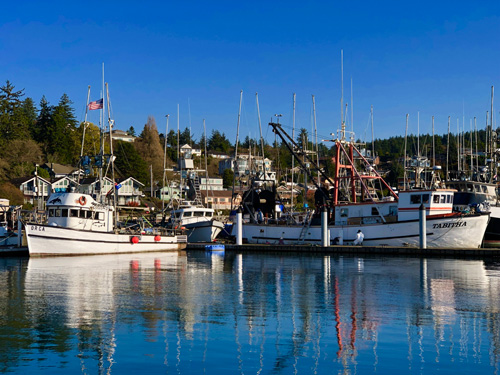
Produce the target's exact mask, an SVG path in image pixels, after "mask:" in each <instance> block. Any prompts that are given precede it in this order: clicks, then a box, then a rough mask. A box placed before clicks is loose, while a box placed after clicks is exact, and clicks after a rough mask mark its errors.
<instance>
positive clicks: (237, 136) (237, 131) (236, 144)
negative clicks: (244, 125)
mask: <svg viewBox="0 0 500 375" xmlns="http://www.w3.org/2000/svg"><path fill="white" fill-rule="evenodd" d="M242 100H243V90H240V105H239V107H238V125H237V126H236V143H235V145H234V162H233V171H234V173H233V191H232V193H231V211H232V210H233V200H234V199H233V198H234V185H235V183H236V173H237V171H238V139H239V135H240V118H241V102H242ZM259 118H260V117H259ZM261 135H262V133H261Z"/></svg>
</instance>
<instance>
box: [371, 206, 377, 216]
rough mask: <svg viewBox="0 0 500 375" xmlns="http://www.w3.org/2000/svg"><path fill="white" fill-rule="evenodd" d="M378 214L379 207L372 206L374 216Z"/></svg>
mask: <svg viewBox="0 0 500 375" xmlns="http://www.w3.org/2000/svg"><path fill="white" fill-rule="evenodd" d="M375 215H378V210H377V207H372V216H375Z"/></svg>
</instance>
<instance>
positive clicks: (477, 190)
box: [474, 185, 481, 193]
mask: <svg viewBox="0 0 500 375" xmlns="http://www.w3.org/2000/svg"><path fill="white" fill-rule="evenodd" d="M474 189H475V190H476V193H480V192H481V186H479V185H474Z"/></svg>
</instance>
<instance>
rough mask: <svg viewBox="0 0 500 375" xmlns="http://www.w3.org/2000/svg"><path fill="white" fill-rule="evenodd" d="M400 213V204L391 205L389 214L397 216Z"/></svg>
mask: <svg viewBox="0 0 500 375" xmlns="http://www.w3.org/2000/svg"><path fill="white" fill-rule="evenodd" d="M397 214H398V206H389V215H390V216H396V215H397Z"/></svg>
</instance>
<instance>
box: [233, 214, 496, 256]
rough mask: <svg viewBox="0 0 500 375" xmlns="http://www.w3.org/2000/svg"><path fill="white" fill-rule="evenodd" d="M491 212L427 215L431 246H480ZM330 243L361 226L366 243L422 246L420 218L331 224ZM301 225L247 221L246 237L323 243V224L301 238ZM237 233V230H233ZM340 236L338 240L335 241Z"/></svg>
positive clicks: (346, 239) (345, 239)
mask: <svg viewBox="0 0 500 375" xmlns="http://www.w3.org/2000/svg"><path fill="white" fill-rule="evenodd" d="M488 220H489V215H477V216H453V217H436V218H432V217H427V220H426V228H427V229H426V233H427V247H428V248H478V247H480V246H481V243H482V240H483V236H484V233H485V230H486V226H487V225H488ZM328 229H329V232H330V241H331V244H334V243H343V244H345V245H352V244H353V241H354V240H355V238H356V234H357V232H358V230H361V231H362V232H363V234H364V241H363V245H364V246H413V247H419V245H420V235H419V221H418V220H412V221H402V222H395V223H377V224H363V225H345V226H340V225H339V226H329V227H328ZM301 231H302V226H291V225H290V226H285V225H262V224H260V225H259V224H244V225H243V240H246V241H248V242H249V243H269V244H298V243H308V244H316V245H320V244H321V226H311V227H310V228H309V230H308V231H307V233H306V234H305V236H304V239H303V242H302V241H299V237H300V234H301ZM233 234H235V233H233ZM335 239H338V242H337V241H335Z"/></svg>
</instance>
